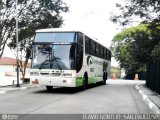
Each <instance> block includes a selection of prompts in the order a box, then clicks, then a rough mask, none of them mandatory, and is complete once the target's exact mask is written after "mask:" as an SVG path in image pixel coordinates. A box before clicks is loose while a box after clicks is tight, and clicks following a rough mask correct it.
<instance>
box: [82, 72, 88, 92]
mask: <svg viewBox="0 0 160 120" xmlns="http://www.w3.org/2000/svg"><path fill="white" fill-rule="evenodd" d="M87 86H88V75H87V73H85V74H84V77H83V85H82V90H85V89H87Z"/></svg>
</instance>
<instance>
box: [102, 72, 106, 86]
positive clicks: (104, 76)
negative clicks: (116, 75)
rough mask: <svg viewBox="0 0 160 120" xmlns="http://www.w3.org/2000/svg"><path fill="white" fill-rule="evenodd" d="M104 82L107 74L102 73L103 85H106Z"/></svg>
mask: <svg viewBox="0 0 160 120" xmlns="http://www.w3.org/2000/svg"><path fill="white" fill-rule="evenodd" d="M106 80H107V73H106V72H104V73H103V85H106Z"/></svg>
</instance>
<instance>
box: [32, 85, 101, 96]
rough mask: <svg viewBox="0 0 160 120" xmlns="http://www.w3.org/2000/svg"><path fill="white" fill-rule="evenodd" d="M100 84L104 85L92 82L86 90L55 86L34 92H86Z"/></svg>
mask: <svg viewBox="0 0 160 120" xmlns="http://www.w3.org/2000/svg"><path fill="white" fill-rule="evenodd" d="M100 86H102V85H101V84H90V85H88V86H87V88H86V89H85V90H83V89H82V87H76V88H68V87H56V88H53V89H52V90H46V89H45V88H44V90H40V91H36V92H33V93H36V94H76V93H80V92H85V91H87V90H90V89H93V88H96V87H100Z"/></svg>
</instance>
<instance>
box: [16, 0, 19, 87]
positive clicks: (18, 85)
mask: <svg viewBox="0 0 160 120" xmlns="http://www.w3.org/2000/svg"><path fill="white" fill-rule="evenodd" d="M16 47H17V58H16V60H17V86H16V87H20V85H19V53H18V51H19V50H18V49H19V45H18V0H16Z"/></svg>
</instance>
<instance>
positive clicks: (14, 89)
mask: <svg viewBox="0 0 160 120" xmlns="http://www.w3.org/2000/svg"><path fill="white" fill-rule="evenodd" d="M36 87H40V85H36V86H29V87H19V88H13V89H8V90H2V91H1V90H0V95H3V94H6V93H10V92H15V91H22V90H26V89H31V88H36Z"/></svg>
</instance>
